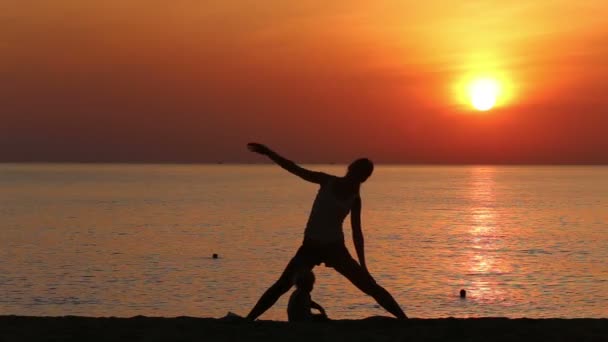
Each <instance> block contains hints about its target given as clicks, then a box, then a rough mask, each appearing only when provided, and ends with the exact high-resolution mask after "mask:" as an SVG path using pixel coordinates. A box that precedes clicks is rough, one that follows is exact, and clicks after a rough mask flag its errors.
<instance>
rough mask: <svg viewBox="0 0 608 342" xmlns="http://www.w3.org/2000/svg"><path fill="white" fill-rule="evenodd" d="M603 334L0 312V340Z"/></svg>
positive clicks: (584, 328) (586, 337)
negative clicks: (52, 315) (50, 315)
mask: <svg viewBox="0 0 608 342" xmlns="http://www.w3.org/2000/svg"><path fill="white" fill-rule="evenodd" d="M42 340H44V341H264V342H273V341H287V340H289V342H297V341H308V342H310V341H314V342H321V341H332V342H335V341H608V318H572V319H563V318H544V319H529V318H513V319H511V318H500V317H497V318H493V317H487V318H436V319H417V318H412V319H409V320H405V321H398V320H395V319H391V318H386V317H372V318H367V319H362V320H335V321H329V322H310V323H308V322H307V323H288V322H284V321H264V320H261V321H255V322H251V321H245V320H223V319H218V318H195V317H175V318H163V317H144V316H136V317H131V318H116V317H82V316H62V317H35V316H0V341H2V342H4V341H42Z"/></svg>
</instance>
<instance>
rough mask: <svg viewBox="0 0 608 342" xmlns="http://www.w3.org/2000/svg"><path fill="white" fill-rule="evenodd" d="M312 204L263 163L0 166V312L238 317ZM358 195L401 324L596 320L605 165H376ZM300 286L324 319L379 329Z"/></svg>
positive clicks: (336, 291)
mask: <svg viewBox="0 0 608 342" xmlns="http://www.w3.org/2000/svg"><path fill="white" fill-rule="evenodd" d="M306 167H308V168H311V169H314V170H318V171H324V172H327V173H332V174H336V175H343V174H344V172H345V166H344V165H306ZM317 190H318V186H317V185H315V184H312V183H307V182H306V181H303V180H301V179H299V178H298V177H296V176H294V175H291V174H289V173H288V172H286V171H284V170H282V169H281V168H279V167H276V166H274V165H266V164H265V165H261V164H260V165H147V164H146V165H132V164H0V315H30V316H64V315H81V316H95V317H98V316H116V317H131V316H137V315H145V316H163V317H175V316H193V317H222V316H224V315H226V314H227V313H228V312H233V313H236V314H239V315H246V314H247V313H248V312H249V310H250V309H251V308H252V307H253V305H254V304H255V303H256V301H257V300H258V298H259V297H260V296H261V294H262V293H263V292H264V291H265V290H266V289H267V288H268V287H269V286H270V285H271V284H272V283H273V282H274V281H275V280H277V279H278V277H279V276H280V274H281V272H282V271H283V269H284V267H285V266H286V264H287V263H288V262H289V260H290V258H291V257H292V256H293V255H294V253H295V252H296V250H297V248H298V247H299V245H300V244H301V242H302V237H303V231H304V227H305V224H306V221H307V218H308V215H309V212H310V208H311V204H312V201H313V199H314V196H315V194H316V191H317ZM361 196H362V203H363V209H362V223H363V234H364V237H365V253H366V259H367V265H368V269H369V271H370V272H371V274H372V275H373V276H374V278H375V279H376V281H377V282H378V283H379V284H380V285H382V286H383V287H384V288H386V289H387V290H388V291H389V292H390V293H391V294H392V295H393V297H394V298H395V299H396V300H397V301H398V302H399V303H400V305H401V306H402V308H403V309H404V310H405V312H406V313H407V314H408V316H409V317H417V318H438V317H462V318H466V317H488V316H492V317H496V316H500V317H511V318H518V317H529V318H547V317H553V318H558V317H559V318H578V317H594V318H599V317H604V318H605V317H608V263H607V262H606V261H607V260H608V167H606V166H492V165H479V166H423V165H421V166H401V165H378V166H377V167H376V170H375V171H374V174H373V175H372V177H371V178H370V179H369V180H368V181H367V182H366V183H364V184H363V186H362V189H361ZM344 232H345V239H346V245H347V247H348V248H349V250H350V251H351V254H352V255H353V256H356V253H355V250H354V248H353V244H352V238H351V230H350V220H349V218H347V219H346V220H345V222H344ZM214 254H216V255H217V258H214V257H213V255H214ZM314 272H315V275H316V283H315V288H314V290H313V291H312V297H313V300H315V301H316V302H318V303H319V304H321V305H322V306H324V307H325V309H326V310H327V313H328V315H329V317H330V318H335V319H358V318H365V317H368V316H375V315H388V313H386V312H385V311H384V310H383V309H381V308H380V307H379V306H378V305H377V304H376V303H375V302H374V300H373V299H372V298H371V297H369V296H367V295H365V294H363V293H361V292H359V290H357V289H356V288H355V287H354V286H353V285H351V284H350V283H349V282H348V280H346V279H345V278H343V277H342V276H341V275H339V274H338V273H337V272H335V271H334V270H333V269H332V268H327V267H325V266H323V265H321V266H318V267H316V268H315V269H314ZM461 290H465V291H466V298H464V299H463V298H461V297H460V295H459V293H460V291H461ZM288 297H289V295H288V294H286V295H285V296H283V297H281V299H280V300H279V301H278V302H277V303H276V304H275V305H274V306H273V307H272V308H271V309H270V310H268V311H267V312H266V313H265V314H264V315H262V316H261V317H260V318H261V319H269V320H285V319H286V317H287V315H286V307H287V300H288Z"/></svg>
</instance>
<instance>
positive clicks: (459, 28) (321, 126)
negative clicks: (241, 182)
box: [0, 0, 608, 163]
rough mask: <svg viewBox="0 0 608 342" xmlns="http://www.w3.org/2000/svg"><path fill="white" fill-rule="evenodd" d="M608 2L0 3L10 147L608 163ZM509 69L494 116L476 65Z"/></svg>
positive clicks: (77, 155) (32, 153)
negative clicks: (468, 83)
mask: <svg viewBox="0 0 608 342" xmlns="http://www.w3.org/2000/svg"><path fill="white" fill-rule="evenodd" d="M606 13H608V2H605V1H584V2H580V3H579V2H574V1H561V0H559V1H557V0H553V1H529V2H524V1H496V2H495V3H491V2H489V1H462V2H456V1H454V2H451V3H450V2H446V1H439V0H427V1H423V2H422V4H421V3H420V2H413V1H412V2H411V3H409V4H408V3H407V2H405V1H375V2H370V1H342V0H339V1H331V2H327V1H292V2H288V1H284V0H281V1H280V0H265V1H253V0H252V1H234V0H223V1H194V0H176V1H171V2H167V1H158V0H146V1H143V0H131V1H122V0H104V1H72V0H54V1H50V0H47V1H37V2H28V4H27V5H24V3H23V2H22V1H17V0H8V1H3V2H2V3H0V27H1V29H0V51H1V54H0V80H1V82H0V104H1V106H2V107H1V109H0V116H1V117H0V118H1V121H0V122H1V125H0V161H137V162H141V161H148V162H182V161H183V162H208V161H218V160H223V161H251V160H258V159H257V158H255V157H253V156H250V155H249V154H248V153H247V152H246V150H245V148H244V145H245V143H246V142H248V141H250V140H256V141H260V142H266V143H268V144H269V145H271V147H275V148H276V149H277V150H278V151H280V152H284V153H285V154H286V155H287V156H288V157H292V158H293V159H295V160H297V161H302V162H344V161H348V160H350V159H352V158H354V157H357V156H360V155H366V156H369V157H371V158H372V159H374V160H376V161H379V162H398V163H608V152H607V151H608V134H606V133H607V132H608V96H606V94H608V81H607V80H608V62H606V61H608V25H606V19H605V17H606V16H605V14H606ZM477 74H490V75H493V76H494V77H501V78H504V79H505V80H507V81H508V84H509V87H510V90H509V96H508V99H507V98H503V100H502V101H503V102H504V103H502V104H501V105H500V106H498V107H497V108H495V109H492V110H490V111H488V112H485V113H479V112H475V111H474V110H473V109H472V108H471V107H470V106H463V105H462V103H459V102H458V100H457V96H455V94H454V93H455V87H457V86H458V85H459V82H462V80H463V78H466V77H467V75H477Z"/></svg>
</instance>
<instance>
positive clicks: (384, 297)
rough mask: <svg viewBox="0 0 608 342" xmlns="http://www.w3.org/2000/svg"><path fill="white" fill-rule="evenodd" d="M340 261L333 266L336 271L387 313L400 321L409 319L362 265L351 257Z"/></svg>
mask: <svg viewBox="0 0 608 342" xmlns="http://www.w3.org/2000/svg"><path fill="white" fill-rule="evenodd" d="M340 259H341V260H340V261H339V262H336V263H335V265H332V266H333V267H334V269H335V270H336V271H338V272H339V273H340V274H342V275H343V276H344V277H346V279H348V280H349V281H350V282H351V283H352V284H353V285H355V286H356V287H357V288H358V289H359V290H361V291H363V292H364V293H366V294H368V295H370V296H372V297H373V298H374V299H375V300H376V302H378V304H380V306H382V307H383V308H384V309H385V310H386V311H388V312H390V313H392V314H393V315H394V316H395V317H397V318H399V319H406V318H407V316H406V315H405V313H404V312H403V310H401V307H399V304H397V302H396V301H395V299H394V298H393V296H391V294H390V293H388V291H386V290H385V289H384V288H383V287H382V286H380V285H378V283H376V281H375V280H374V278H373V277H372V276H371V275H370V274H369V272H368V271H367V270H365V269H363V267H361V265H359V263H357V262H356V261H355V260H354V259H353V258H352V257H351V256H350V255H349V256H348V258H340Z"/></svg>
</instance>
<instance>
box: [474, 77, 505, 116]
mask: <svg viewBox="0 0 608 342" xmlns="http://www.w3.org/2000/svg"><path fill="white" fill-rule="evenodd" d="M468 92H469V96H470V101H471V104H472V105H473V107H475V109H477V110H480V111H486V110H489V109H491V108H492V107H494V104H495V103H496V99H497V97H498V95H499V93H500V87H499V85H498V82H496V81H495V80H493V79H478V80H475V81H473V82H472V83H471V85H470V86H469V89H468Z"/></svg>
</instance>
